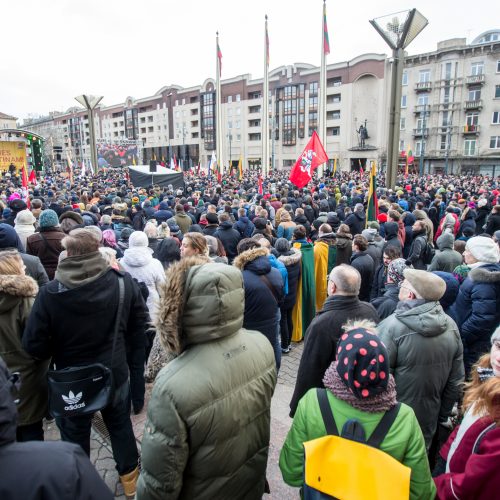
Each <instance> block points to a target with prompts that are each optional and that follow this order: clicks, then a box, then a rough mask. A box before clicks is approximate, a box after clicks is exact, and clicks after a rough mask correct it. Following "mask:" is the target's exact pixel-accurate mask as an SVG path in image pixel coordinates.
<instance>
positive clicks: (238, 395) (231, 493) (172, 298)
mask: <svg viewBox="0 0 500 500" xmlns="http://www.w3.org/2000/svg"><path fill="white" fill-rule="evenodd" d="M190 259H191V258H188V259H183V260H182V261H181V262H180V263H179V264H176V267H173V268H172V274H169V281H168V282H167V283H166V284H165V285H164V288H163V291H164V293H163V297H164V298H163V299H162V302H161V304H160V309H159V321H158V324H157V336H159V337H160V339H161V342H162V343H163V345H164V346H166V347H167V348H168V349H169V350H170V351H171V352H173V353H175V354H176V355H178V356H177V357H176V358H175V359H173V360H172V361H170V362H169V363H168V364H167V365H166V366H165V367H164V368H163V369H162V370H161V372H160V373H159V375H158V377H157V379H156V382H155V385H154V388H153V392H152V395H151V399H150V401H149V405H148V413H147V420H146V424H145V428H144V429H145V430H144V436H143V439H142V446H141V450H142V459H141V462H142V471H141V476H140V478H139V481H138V485H137V497H136V498H137V500H149V499H158V498H179V499H195V498H200V499H201V498H210V499H211V498H214V499H215V498H228V499H229V498H241V499H248V500H254V499H255V500H257V499H259V500H260V499H261V498H262V495H263V493H264V484H265V472H266V465H267V456H268V449H269V439H270V420H271V419H270V406H271V396H272V394H273V391H274V387H275V385H276V369H275V361H274V354H273V349H272V348H271V346H270V345H269V342H268V341H267V340H266V339H264V338H263V336H262V335H260V334H259V333H257V332H253V331H247V330H244V329H242V324H243V311H244V307H245V304H244V302H245V300H244V291H243V279H242V275H241V273H240V272H239V271H238V270H237V269H235V268H234V267H231V266H226V265H225V264H204V265H194V266H190V265H189V260H190ZM266 260H267V259H266ZM276 272H277V271H276ZM278 274H279V273H278ZM183 299H184V300H183Z"/></svg>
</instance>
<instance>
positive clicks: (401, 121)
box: [399, 116, 406, 130]
mask: <svg viewBox="0 0 500 500" xmlns="http://www.w3.org/2000/svg"><path fill="white" fill-rule="evenodd" d="M405 129H406V118H405V117H404V116H402V117H401V118H400V119H399V130H405Z"/></svg>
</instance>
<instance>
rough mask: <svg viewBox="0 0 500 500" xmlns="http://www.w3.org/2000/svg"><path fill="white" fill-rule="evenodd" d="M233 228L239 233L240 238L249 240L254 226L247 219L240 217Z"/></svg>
mask: <svg viewBox="0 0 500 500" xmlns="http://www.w3.org/2000/svg"><path fill="white" fill-rule="evenodd" d="M233 228H234V229H236V231H238V233H240V236H241V237H242V238H250V237H251V236H252V233H253V230H254V229H255V226H254V225H253V222H252V221H251V220H250V219H249V218H248V217H245V216H242V217H240V218H239V219H238V220H237V221H236V222H235V223H234V226H233Z"/></svg>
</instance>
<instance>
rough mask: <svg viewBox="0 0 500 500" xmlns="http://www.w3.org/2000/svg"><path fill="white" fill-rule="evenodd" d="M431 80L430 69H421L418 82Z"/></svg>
mask: <svg viewBox="0 0 500 500" xmlns="http://www.w3.org/2000/svg"><path fill="white" fill-rule="evenodd" d="M430 81H431V70H430V69H422V70H420V72H419V75H418V82H419V83H428V82H430Z"/></svg>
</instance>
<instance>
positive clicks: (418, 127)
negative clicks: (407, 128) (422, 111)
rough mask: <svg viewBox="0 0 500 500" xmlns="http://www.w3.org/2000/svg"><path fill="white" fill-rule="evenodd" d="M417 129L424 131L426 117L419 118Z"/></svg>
mask: <svg viewBox="0 0 500 500" xmlns="http://www.w3.org/2000/svg"><path fill="white" fill-rule="evenodd" d="M417 130H418V131H419V132H422V131H423V130H424V119H423V118H419V119H418V120H417Z"/></svg>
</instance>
